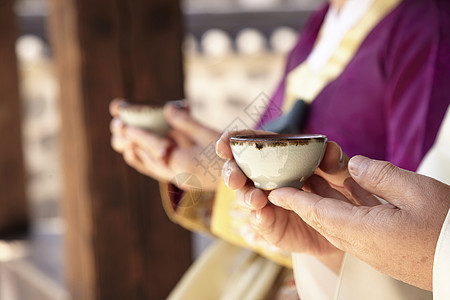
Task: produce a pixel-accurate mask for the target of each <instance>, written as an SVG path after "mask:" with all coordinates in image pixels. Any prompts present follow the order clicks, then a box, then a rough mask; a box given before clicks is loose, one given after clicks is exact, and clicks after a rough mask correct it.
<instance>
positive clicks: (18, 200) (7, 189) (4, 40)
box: [0, 0, 28, 238]
mask: <svg viewBox="0 0 450 300" xmlns="http://www.w3.org/2000/svg"><path fill="white" fill-rule="evenodd" d="M13 2H14V1H13V0H4V1H1V2H0V137H1V140H2V142H1V145H0V238H1V237H4V236H5V235H8V234H10V233H11V232H13V231H17V230H21V229H24V228H25V227H26V225H27V223H28V206H27V202H26V197H25V171H24V166H23V155H22V153H23V151H22V132H21V122H22V112H21V104H20V98H19V88H18V72H17V61H16V54H15V42H16V38H17V34H18V30H17V20H16V16H15V14H14V12H13Z"/></svg>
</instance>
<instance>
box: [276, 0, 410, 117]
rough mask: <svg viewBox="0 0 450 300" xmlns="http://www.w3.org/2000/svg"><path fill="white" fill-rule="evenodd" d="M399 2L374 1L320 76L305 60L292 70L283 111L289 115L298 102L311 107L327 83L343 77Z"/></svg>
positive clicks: (343, 40)
mask: <svg viewBox="0 0 450 300" xmlns="http://www.w3.org/2000/svg"><path fill="white" fill-rule="evenodd" d="M400 2H401V0H375V1H374V2H373V3H372V4H371V6H370V8H369V10H368V11H367V12H366V13H365V14H364V16H363V17H362V18H361V20H359V21H358V22H357V23H356V24H355V25H354V26H353V27H352V28H351V29H350V30H349V31H348V32H347V33H346V34H345V35H344V37H343V38H342V40H341V42H340V43H339V46H338V47H337V49H336V51H335V52H334V53H333V55H332V56H331V57H330V59H329V60H328V62H327V63H326V64H325V66H324V67H323V68H322V69H320V71H319V72H317V73H315V72H313V71H312V70H311V69H310V67H309V65H308V63H307V60H305V61H304V62H303V63H302V64H300V65H299V66H297V67H296V68H295V69H294V70H292V71H291V72H290V73H289V74H288V76H287V78H286V93H285V96H284V102H283V111H284V112H286V111H289V110H290V109H291V108H292V106H293V105H294V103H295V102H296V101H297V100H298V99H302V100H304V101H305V102H307V103H311V102H312V101H313V100H314V99H315V98H316V97H317V95H318V94H319V93H320V92H321V91H322V90H323V88H324V87H325V86H326V85H327V84H328V83H329V82H331V81H332V80H334V79H336V78H337V77H338V76H339V75H340V74H341V73H342V71H343V70H344V69H345V67H346V66H347V65H348V63H349V62H350V60H351V59H352V58H353V57H354V55H355V53H356V51H357V50H358V48H359V46H360V45H361V43H362V42H363V41H364V39H365V38H366V37H367V36H368V35H369V33H370V32H371V31H372V29H373V28H375V26H377V25H378V23H379V22H380V21H381V20H382V19H383V18H384V17H385V16H386V15H387V14H389V13H390V12H391V11H392V10H393V9H394V8H395V7H397V5H398V4H399V3H400ZM321 30H322V29H321ZM320 36H321V33H319V38H320ZM316 43H317V41H316Z"/></svg>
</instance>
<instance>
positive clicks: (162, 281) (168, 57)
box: [49, 0, 191, 299]
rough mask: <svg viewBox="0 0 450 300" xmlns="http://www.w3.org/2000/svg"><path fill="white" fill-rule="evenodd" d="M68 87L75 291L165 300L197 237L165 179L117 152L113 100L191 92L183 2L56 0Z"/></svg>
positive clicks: (68, 211) (54, 19) (60, 61)
mask: <svg viewBox="0 0 450 300" xmlns="http://www.w3.org/2000/svg"><path fill="white" fill-rule="evenodd" d="M51 3H52V7H51V15H50V26H49V27H50V33H51V40H52V47H53V51H54V53H55V55H56V62H57V67H58V74H59V79H60V82H61V102H60V106H61V110H62V137H63V141H62V142H63V161H64V170H65V196H64V198H65V199H64V211H65V217H66V220H67V228H68V229H67V236H66V240H67V242H66V247H67V251H66V255H67V273H68V286H69V290H70V292H71V294H72V297H73V299H164V298H165V297H166V296H167V294H168V293H169V291H170V290H171V289H172V287H173V286H174V285H175V283H176V282H177V281H178V279H179V278H180V276H181V275H182V273H183V272H184V271H185V270H186V268H187V267H188V266H189V265H190V263H191V247H190V234H189V233H188V232H187V231H185V230H183V229H181V228H180V227H178V226H177V225H174V224H172V223H171V222H170V221H169V220H168V218H167V216H166V215H165V213H164V211H163V209H162V206H161V201H160V197H159V192H158V187H157V183H156V182H154V181H152V180H150V179H148V178H146V177H145V176H142V175H140V174H138V173H137V172H135V171H134V170H132V169H131V168H129V167H127V166H126V165H125V164H124V162H123V160H122V157H121V156H120V155H118V154H116V153H114V152H113V151H112V150H111V147H110V133H109V122H110V119H111V117H110V116H109V113H108V103H109V101H110V100H111V99H112V98H115V97H127V98H130V99H133V100H135V101H142V102H144V101H145V102H149V103H163V102H165V101H166V100H172V99H179V98H181V97H182V96H183V87H182V82H183V77H182V60H181V36H182V28H181V13H180V8H179V2H178V0H152V1H148V0H96V1H91V0H65V1H59V0H52V2H51Z"/></svg>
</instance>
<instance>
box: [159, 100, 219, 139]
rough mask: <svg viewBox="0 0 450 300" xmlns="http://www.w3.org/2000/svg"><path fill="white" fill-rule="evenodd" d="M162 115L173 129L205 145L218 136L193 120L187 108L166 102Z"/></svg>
mask: <svg viewBox="0 0 450 300" xmlns="http://www.w3.org/2000/svg"><path fill="white" fill-rule="evenodd" d="M164 116H165V117H166V119H167V122H169V124H170V125H171V126H172V127H173V128H174V129H175V130H177V131H179V132H182V133H183V134H185V135H186V136H187V137H189V138H190V139H191V140H193V141H195V142H197V143H198V144H200V145H203V146H207V144H208V143H209V142H211V141H215V140H216V139H217V137H218V136H217V133H216V132H215V131H214V130H211V129H209V128H207V127H205V126H204V125H202V124H200V123H199V122H197V121H196V120H194V119H193V118H192V117H191V115H190V114H189V111H188V110H187V109H184V108H179V107H176V106H175V105H173V104H171V103H168V104H166V105H165V107H164ZM205 143H206V145H205Z"/></svg>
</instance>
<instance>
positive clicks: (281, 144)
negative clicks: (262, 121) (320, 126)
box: [230, 134, 327, 190]
mask: <svg viewBox="0 0 450 300" xmlns="http://www.w3.org/2000/svg"><path fill="white" fill-rule="evenodd" d="M326 142H327V137H326V136H324V135H319V134H310V135H298V134H297V135H294V134H274V135H241V136H233V137H230V146H231V151H232V152H233V156H234V159H235V160H236V163H237V164H238V166H239V167H240V168H241V170H242V171H243V172H244V174H245V175H246V176H247V177H248V178H250V179H251V180H252V181H253V183H254V184H255V187H257V188H260V189H264V190H273V189H276V188H280V187H295V188H299V189H300V188H301V187H302V186H303V183H304V182H305V180H306V179H307V178H308V177H309V176H311V175H312V174H313V173H314V171H315V170H316V169H317V167H318V166H319V164H320V162H321V161H322V158H323V155H324V152H325V148H326Z"/></svg>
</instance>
